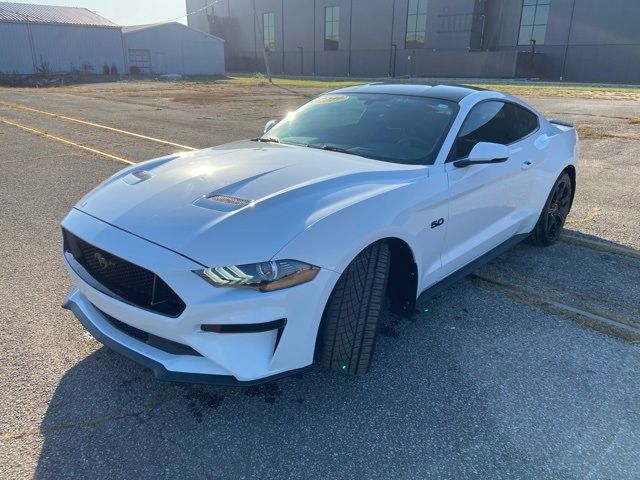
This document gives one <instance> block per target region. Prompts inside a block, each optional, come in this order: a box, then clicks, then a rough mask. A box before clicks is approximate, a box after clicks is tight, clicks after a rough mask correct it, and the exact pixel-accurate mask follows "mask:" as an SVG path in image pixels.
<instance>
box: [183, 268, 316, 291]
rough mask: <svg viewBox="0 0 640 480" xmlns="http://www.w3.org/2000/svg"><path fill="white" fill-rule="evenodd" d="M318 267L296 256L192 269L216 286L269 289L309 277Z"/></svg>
mask: <svg viewBox="0 0 640 480" xmlns="http://www.w3.org/2000/svg"><path fill="white" fill-rule="evenodd" d="M319 270H320V269H319V268H318V267H315V266H313V265H309V264H308V263H304V262H298V261H296V260H276V261H271V262H263V263H253V264H250V265H234V266H231V267H215V268H205V269H204V270H196V271H195V273H197V274H198V275H200V276H201V277H202V278H204V279H205V280H206V281H207V282H209V283H210V284H211V285H214V286H216V287H252V288H257V289H259V290H260V291H263V292H272V291H273V290H280V289H282V288H288V287H293V286H294V285H299V284H301V283H305V282H308V281H310V280H313V279H314V278H315V276H316V275H317V274H318V271H319Z"/></svg>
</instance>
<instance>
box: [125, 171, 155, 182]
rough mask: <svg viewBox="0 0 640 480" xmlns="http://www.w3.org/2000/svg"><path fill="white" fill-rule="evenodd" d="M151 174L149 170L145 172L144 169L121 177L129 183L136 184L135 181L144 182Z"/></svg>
mask: <svg viewBox="0 0 640 480" xmlns="http://www.w3.org/2000/svg"><path fill="white" fill-rule="evenodd" d="M151 177H153V175H152V174H151V172H147V171H146V170H140V171H138V172H133V173H130V174H129V175H127V176H125V177H122V180H123V181H124V182H125V183H128V184H129V185H136V184H137V183H141V182H144V181H145V180H149V179H150V178H151Z"/></svg>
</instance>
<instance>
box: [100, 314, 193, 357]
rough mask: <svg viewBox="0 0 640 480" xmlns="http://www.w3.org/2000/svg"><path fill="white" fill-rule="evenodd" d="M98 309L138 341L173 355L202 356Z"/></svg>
mask: <svg viewBox="0 0 640 480" xmlns="http://www.w3.org/2000/svg"><path fill="white" fill-rule="evenodd" d="M98 311H99V312H100V313H101V314H102V316H103V317H104V318H105V319H106V320H107V321H108V322H109V323H110V324H111V325H112V326H113V327H115V328H117V329H118V330H120V331H121V332H122V333H124V334H126V335H129V336H130V337H133V338H135V339H136V340H138V341H140V342H143V343H146V344H147V345H150V346H152V347H155V348H157V349H159V350H162V351H164V352H167V353H171V354H173V355H192V356H194V357H201V356H202V355H200V354H199V353H198V352H197V351H196V350H194V349H193V348H191V347H190V346H188V345H183V344H182V343H178V342H174V341H173V340H167V339H166V338H162V337H157V336H156V335H152V334H150V333H148V332H145V331H144V330H140V329H139V328H136V327H132V326H131V325H128V324H126V323H124V322H121V321H120V320H118V319H116V318H113V317H112V316H111V315H109V314H107V313H105V312H103V311H102V310H98Z"/></svg>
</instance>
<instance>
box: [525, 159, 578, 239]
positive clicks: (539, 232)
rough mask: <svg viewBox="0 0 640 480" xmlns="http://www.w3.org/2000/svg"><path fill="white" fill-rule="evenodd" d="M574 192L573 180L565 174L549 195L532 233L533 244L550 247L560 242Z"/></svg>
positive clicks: (560, 177) (557, 181) (559, 178)
mask: <svg viewBox="0 0 640 480" xmlns="http://www.w3.org/2000/svg"><path fill="white" fill-rule="evenodd" d="M572 192H573V185H572V183H571V178H570V177H569V175H568V174H567V173H565V172H563V173H562V174H561V175H560V176H559V177H558V179H557V180H556V183H555V184H554V185H553V188H552V189H551V193H549V197H548V198H547V202H546V203H545V205H544V208H543V209H542V213H541V214H540V218H539V219H538V223H536V226H535V228H534V229H533V232H532V233H531V243H533V244H534V245H538V246H541V247H548V246H550V245H553V244H554V243H556V242H557V241H558V239H559V238H560V233H562V228H563V227H564V222H565V221H566V220H567V215H569V209H570V208H571V195H572Z"/></svg>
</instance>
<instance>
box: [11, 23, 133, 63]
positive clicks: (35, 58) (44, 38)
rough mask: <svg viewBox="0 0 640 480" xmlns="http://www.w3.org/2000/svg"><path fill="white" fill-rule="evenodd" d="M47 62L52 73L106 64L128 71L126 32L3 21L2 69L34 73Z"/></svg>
mask: <svg viewBox="0 0 640 480" xmlns="http://www.w3.org/2000/svg"><path fill="white" fill-rule="evenodd" d="M43 63H48V65H49V70H50V71H51V72H52V73H62V72H69V71H71V70H73V69H77V70H80V71H83V70H88V71H93V72H95V73H101V72H102V67H103V65H105V64H107V65H112V64H115V65H116V67H117V68H118V71H119V72H124V69H125V62H124V50H123V43H122V33H121V31H120V30H119V29H117V28H102V27H81V26H71V25H40V24H20V23H0V72H2V73H5V74H10V73H20V74H32V73H36V67H38V66H40V65H42V64H43ZM91 69H93V70H91Z"/></svg>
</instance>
